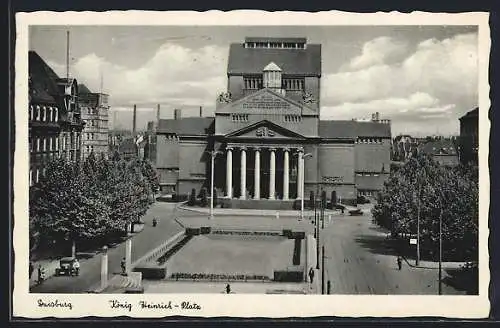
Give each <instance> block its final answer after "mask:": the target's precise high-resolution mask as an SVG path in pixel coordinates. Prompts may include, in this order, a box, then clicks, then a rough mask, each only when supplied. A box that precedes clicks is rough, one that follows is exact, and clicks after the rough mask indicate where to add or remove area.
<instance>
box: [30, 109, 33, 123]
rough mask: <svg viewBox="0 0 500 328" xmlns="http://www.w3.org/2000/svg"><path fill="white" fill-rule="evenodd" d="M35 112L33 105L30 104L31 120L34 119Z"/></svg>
mask: <svg viewBox="0 0 500 328" xmlns="http://www.w3.org/2000/svg"><path fill="white" fill-rule="evenodd" d="M33 114H34V110H33V105H30V121H32V120H33Z"/></svg>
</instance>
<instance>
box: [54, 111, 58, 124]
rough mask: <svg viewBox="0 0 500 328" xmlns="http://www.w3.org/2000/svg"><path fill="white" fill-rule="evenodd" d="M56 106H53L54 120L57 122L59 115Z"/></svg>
mask: <svg viewBox="0 0 500 328" xmlns="http://www.w3.org/2000/svg"><path fill="white" fill-rule="evenodd" d="M57 114H58V113H57V107H55V108H54V122H57V120H58V118H59V116H58V115H57Z"/></svg>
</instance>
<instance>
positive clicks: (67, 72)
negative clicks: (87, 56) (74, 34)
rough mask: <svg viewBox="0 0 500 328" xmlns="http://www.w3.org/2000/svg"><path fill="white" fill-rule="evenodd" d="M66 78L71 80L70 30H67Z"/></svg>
mask: <svg viewBox="0 0 500 328" xmlns="http://www.w3.org/2000/svg"><path fill="white" fill-rule="evenodd" d="M66 79H67V80H69V31H66Z"/></svg>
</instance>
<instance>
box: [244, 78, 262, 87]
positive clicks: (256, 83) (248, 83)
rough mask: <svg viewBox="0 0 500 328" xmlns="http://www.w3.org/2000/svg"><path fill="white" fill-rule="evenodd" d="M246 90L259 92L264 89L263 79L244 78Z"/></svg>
mask: <svg viewBox="0 0 500 328" xmlns="http://www.w3.org/2000/svg"><path fill="white" fill-rule="evenodd" d="M243 81H244V85H245V89H248V90H257V89H262V77H261V76H245V77H244V78H243Z"/></svg>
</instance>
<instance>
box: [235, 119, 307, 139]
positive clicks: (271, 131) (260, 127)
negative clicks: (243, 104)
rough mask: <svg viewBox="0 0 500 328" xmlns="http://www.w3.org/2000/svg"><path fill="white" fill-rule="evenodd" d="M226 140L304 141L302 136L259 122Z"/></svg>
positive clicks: (274, 125) (277, 126)
mask: <svg viewBox="0 0 500 328" xmlns="http://www.w3.org/2000/svg"><path fill="white" fill-rule="evenodd" d="M225 137H226V138H229V137H231V138H242V139H253V138H266V139H294V140H296V139H306V138H305V137H304V136H302V135H300V134H298V133H296V132H293V131H290V130H288V129H286V128H284V127H282V126H279V125H277V124H275V123H272V122H270V121H266V120H264V121H260V122H258V123H255V124H252V125H249V126H246V127H244V128H242V129H240V130H237V131H233V132H231V133H229V134H227V135H226V136H225Z"/></svg>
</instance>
